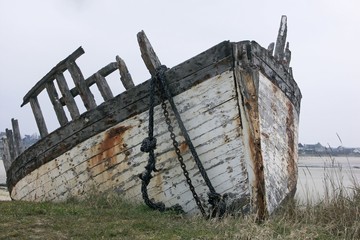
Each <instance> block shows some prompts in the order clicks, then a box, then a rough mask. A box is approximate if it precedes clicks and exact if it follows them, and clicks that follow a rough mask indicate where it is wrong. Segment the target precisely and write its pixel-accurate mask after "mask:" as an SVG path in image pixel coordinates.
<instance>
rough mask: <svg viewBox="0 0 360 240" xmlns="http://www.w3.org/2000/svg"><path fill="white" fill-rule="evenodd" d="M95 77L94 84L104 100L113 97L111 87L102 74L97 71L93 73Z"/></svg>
mask: <svg viewBox="0 0 360 240" xmlns="http://www.w3.org/2000/svg"><path fill="white" fill-rule="evenodd" d="M95 78H96V85H97V87H98V89H99V91H100V93H101V96H102V97H103V98H104V100H105V101H107V100H110V99H112V98H113V97H114V95H113V94H112V92H111V89H110V87H109V85H108V83H107V81H106V79H105V77H103V76H102V75H100V74H99V73H96V74H95Z"/></svg>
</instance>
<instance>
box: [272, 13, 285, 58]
mask: <svg viewBox="0 0 360 240" xmlns="http://www.w3.org/2000/svg"><path fill="white" fill-rule="evenodd" d="M286 35H287V18H286V16H285V15H283V16H281V22H280V28H279V33H278V37H277V40H276V46H275V53H274V57H275V59H276V60H277V61H279V62H283V60H284V49H285V43H286Z"/></svg>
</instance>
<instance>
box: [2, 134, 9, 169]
mask: <svg viewBox="0 0 360 240" xmlns="http://www.w3.org/2000/svg"><path fill="white" fill-rule="evenodd" d="M2 141H3V145H4V152H3V162H4V167H5V171H7V170H8V169H9V168H10V166H11V157H10V150H9V141H8V139H7V138H3V139H2Z"/></svg>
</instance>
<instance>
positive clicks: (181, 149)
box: [4, 16, 301, 218]
mask: <svg viewBox="0 0 360 240" xmlns="http://www.w3.org/2000/svg"><path fill="white" fill-rule="evenodd" d="M286 21H287V20H286V16H282V18H281V23H280V28H279V33H278V37H277V41H276V44H275V43H272V44H270V45H269V47H268V48H267V49H265V48H263V47H261V46H260V45H259V44H258V43H256V42H255V41H241V42H230V41H224V42H221V43H219V44H217V45H216V46H214V47H212V48H210V49H208V50H206V51H204V52H202V53H200V54H199V55H197V56H194V57H193V58H191V59H189V60H186V61H185V62H183V63H181V64H179V65H177V66H175V67H172V68H170V69H168V68H167V67H165V66H164V65H162V64H161V62H160V60H159V59H158V57H157V56H156V54H155V51H154V49H153V48H152V47H151V45H150V42H149V40H148V39H147V37H146V35H145V33H144V32H140V33H139V34H138V41H139V45H140V49H141V53H142V54H141V55H142V58H143V59H144V62H145V64H146V66H147V68H148V70H149V72H150V73H151V75H152V78H151V79H150V80H147V81H145V82H143V83H141V84H139V85H137V86H135V85H134V83H133V81H132V79H131V75H130V74H129V71H128V69H127V67H126V65H125V62H124V61H123V60H122V59H121V58H119V57H116V62H112V63H110V64H108V65H107V66H105V67H104V68H102V69H100V70H99V71H97V72H96V73H95V74H93V75H91V76H90V77H88V78H86V79H85V77H84V76H83V74H82V72H81V70H80V68H79V67H78V65H77V64H76V59H77V58H78V57H80V56H81V55H82V54H83V53H84V50H83V49H82V48H81V47H80V48H78V49H77V50H76V51H74V52H73V53H72V54H70V55H69V56H68V57H66V58H65V59H63V60H62V61H60V62H59V63H58V64H57V65H56V66H55V67H54V68H53V69H51V70H50V72H49V73H47V74H46V75H45V76H44V77H43V78H42V79H41V80H40V81H39V82H37V83H36V84H35V86H34V87H33V88H32V89H31V90H30V91H29V92H28V93H27V94H26V95H25V97H24V98H23V104H22V106H24V105H26V104H28V103H30V105H31V108H32V110H33V113H34V116H35V120H36V123H37V126H38V129H39V132H40V136H41V139H40V140H39V141H38V142H36V143H35V144H34V145H32V146H31V147H29V148H28V149H26V150H23V149H22V147H21V141H20V139H21V138H20V131H19V129H18V123H17V120H14V119H13V130H9V129H7V131H6V132H7V138H6V139H4V142H5V145H6V151H5V156H4V157H5V158H4V160H5V166H6V170H7V187H8V190H9V192H10V196H11V198H12V199H13V200H24V201H64V200H66V199H68V198H70V197H81V196H84V195H86V194H87V193H89V192H92V191H94V190H95V191H97V192H99V193H104V192H114V193H116V194H119V195H120V196H121V197H123V198H125V199H131V200H132V201H136V202H139V203H140V202H142V201H144V200H145V203H146V204H147V205H148V206H150V207H151V208H154V209H159V210H161V211H163V210H166V209H175V210H179V211H183V212H186V213H191V214H196V213H202V214H203V215H205V216H208V215H216V214H217V215H223V214H224V213H226V212H237V213H241V214H246V213H249V212H253V213H256V214H257V216H258V217H259V218H264V217H266V216H267V215H269V214H271V213H272V212H274V210H276V209H277V208H278V207H279V206H280V205H281V203H282V202H283V201H284V200H285V199H287V198H289V197H291V196H293V195H294V193H295V191H296V183H297V158H298V156H297V154H298V153H297V152H298V151H297V150H298V149H297V148H298V122H299V113H300V101H301V92H300V90H299V88H298V86H297V84H296V82H295V81H294V78H293V74H292V69H291V67H290V66H289V64H290V58H291V52H290V50H289V44H288V43H287V42H286V35H287V23H286ZM116 70H119V71H120V76H121V81H122V82H123V84H124V86H125V88H126V91H124V92H122V93H121V94H119V95H117V96H113V94H112V91H111V89H110V87H109V86H108V84H107V81H106V77H107V76H108V75H109V74H110V73H112V72H114V71H116ZM66 71H68V72H69V73H70V75H71V78H72V80H73V82H74V83H75V87H74V88H72V89H69V86H68V84H67V81H66V79H65V77H64V72H66ZM55 84H56V85H57V86H56V87H55ZM94 84H96V85H97V87H98V89H99V91H100V93H101V95H102V97H103V99H104V102H103V103H101V104H100V105H97V103H96V102H95V100H94V96H93V93H92V92H91V90H90V86H92V85H94ZM44 90H46V91H47V93H48V96H49V98H50V101H51V103H52V105H53V107H54V111H55V113H56V116H57V119H58V121H59V124H60V127H59V128H58V129H56V130H54V131H53V132H51V133H49V132H48V130H47V126H46V122H45V120H44V117H43V115H42V110H41V107H40V103H39V101H38V98H37V97H38V95H39V94H40V93H41V92H42V91H44ZM76 96H80V97H81V99H82V102H83V104H84V106H85V107H86V111H85V112H83V113H81V112H80V111H79V108H78V106H77V104H76V102H75V101H74V98H75V97H76ZM69 118H71V119H70V120H69Z"/></svg>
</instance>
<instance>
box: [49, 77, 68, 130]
mask: <svg viewBox="0 0 360 240" xmlns="http://www.w3.org/2000/svg"><path fill="white" fill-rule="evenodd" d="M46 91H47V93H48V95H49V98H50V101H51V103H52V105H53V107H54V110H55V114H56V116H57V119H58V121H59V123H60V125H61V126H64V125H65V124H67V123H68V119H67V117H66V114H65V111H64V108H63V105H62V104H61V103H60V101H59V96H58V94H57V91H56V88H55V85H54V82H53V81H51V82H47V83H46Z"/></svg>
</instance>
